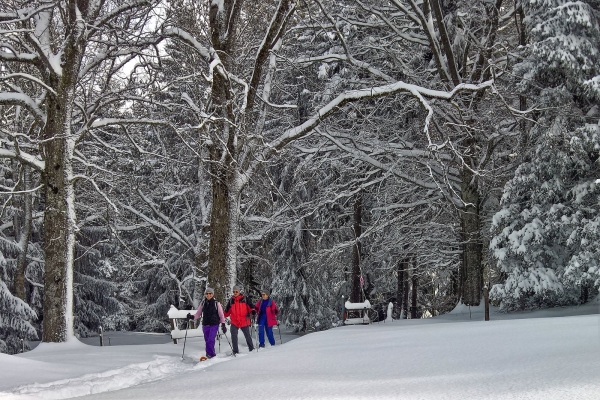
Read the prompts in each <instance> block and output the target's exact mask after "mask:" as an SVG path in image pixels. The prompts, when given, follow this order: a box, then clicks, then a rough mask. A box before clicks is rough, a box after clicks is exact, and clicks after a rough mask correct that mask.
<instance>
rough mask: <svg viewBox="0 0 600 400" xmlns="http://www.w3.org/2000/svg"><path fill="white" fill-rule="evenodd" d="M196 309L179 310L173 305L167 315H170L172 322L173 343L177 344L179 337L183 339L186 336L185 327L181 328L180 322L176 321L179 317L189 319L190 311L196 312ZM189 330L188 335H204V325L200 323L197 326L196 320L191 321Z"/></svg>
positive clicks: (190, 336)
mask: <svg viewBox="0 0 600 400" xmlns="http://www.w3.org/2000/svg"><path fill="white" fill-rule="evenodd" d="M195 312H196V311H194V310H178V309H177V307H175V306H174V305H171V308H170V309H169V312H168V313H167V315H168V316H169V321H170V322H171V339H173V343H175V344H177V339H183V338H184V337H185V329H179V327H178V324H177V323H175V321H176V320H178V319H184V320H186V321H187V315H188V313H192V314H194V313H195ZM189 324H190V325H188V326H189V327H188V330H187V337H188V338H193V337H202V336H204V334H203V333H202V327H201V326H200V324H198V326H195V325H196V323H195V322H194V321H190V322H189Z"/></svg>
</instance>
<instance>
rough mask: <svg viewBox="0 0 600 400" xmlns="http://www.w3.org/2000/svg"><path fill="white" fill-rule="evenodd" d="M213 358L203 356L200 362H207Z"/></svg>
mask: <svg viewBox="0 0 600 400" xmlns="http://www.w3.org/2000/svg"><path fill="white" fill-rule="evenodd" d="M211 358H212V357H208V356H202V357H200V361H201V362H202V361H206V360H210V359H211Z"/></svg>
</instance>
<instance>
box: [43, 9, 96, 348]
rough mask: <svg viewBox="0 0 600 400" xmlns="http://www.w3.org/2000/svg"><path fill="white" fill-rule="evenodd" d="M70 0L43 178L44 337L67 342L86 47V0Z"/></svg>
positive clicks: (49, 106) (53, 79) (52, 79)
mask: <svg viewBox="0 0 600 400" xmlns="http://www.w3.org/2000/svg"><path fill="white" fill-rule="evenodd" d="M78 3H79V2H77V1H69V2H68V4H67V7H66V12H67V15H66V17H67V30H66V32H65V34H66V42H65V44H66V45H65V49H64V52H63V56H62V63H61V66H62V71H61V75H60V76H57V75H56V74H54V73H51V74H50V76H49V82H48V83H49V86H51V87H53V88H54V90H55V91H56V95H54V96H49V98H48V100H47V103H46V118H47V119H46V125H45V127H44V129H43V131H42V135H43V138H44V143H43V149H42V151H43V154H44V161H45V169H44V172H43V174H42V181H43V182H44V196H45V212H44V254H45V268H44V321H43V326H42V341H43V342H64V341H66V340H67V339H68V337H69V336H70V335H72V333H73V293H72V289H73V255H74V248H75V229H76V216H75V190H74V186H73V184H74V182H73V165H72V160H73V152H74V149H75V138H73V137H72V136H73V135H72V133H71V114H72V112H73V101H74V97H75V87H76V85H77V76H78V74H79V69H80V67H81V61H82V58H83V53H84V50H85V42H84V41H83V39H82V34H83V29H84V26H83V25H82V24H81V18H82V17H83V18H84V19H85V18H86V17H87V16H88V15H87V12H88V10H87V3H86V4H78Z"/></svg>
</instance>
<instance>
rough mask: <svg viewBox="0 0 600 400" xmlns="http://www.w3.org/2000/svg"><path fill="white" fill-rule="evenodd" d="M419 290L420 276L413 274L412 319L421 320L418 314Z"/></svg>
mask: <svg viewBox="0 0 600 400" xmlns="http://www.w3.org/2000/svg"><path fill="white" fill-rule="evenodd" d="M418 288H419V276H418V275H417V274H415V273H414V271H413V274H412V288H411V305H410V318H411V319H417V318H419V316H418V313H417V310H418V308H417V289H418Z"/></svg>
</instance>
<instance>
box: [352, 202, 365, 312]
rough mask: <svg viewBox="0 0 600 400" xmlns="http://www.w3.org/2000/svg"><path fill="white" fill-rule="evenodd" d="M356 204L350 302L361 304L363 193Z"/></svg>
mask: <svg viewBox="0 0 600 400" xmlns="http://www.w3.org/2000/svg"><path fill="white" fill-rule="evenodd" d="M356 196H357V197H356V201H355V202H354V239H355V244H354V246H353V247H352V292H351V293H350V302H352V303H359V302H360V289H361V287H360V276H361V274H360V242H359V240H358V238H359V237H360V235H361V233H362V232H361V219H362V193H360V192H359V193H358V194H357V195H356Z"/></svg>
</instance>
